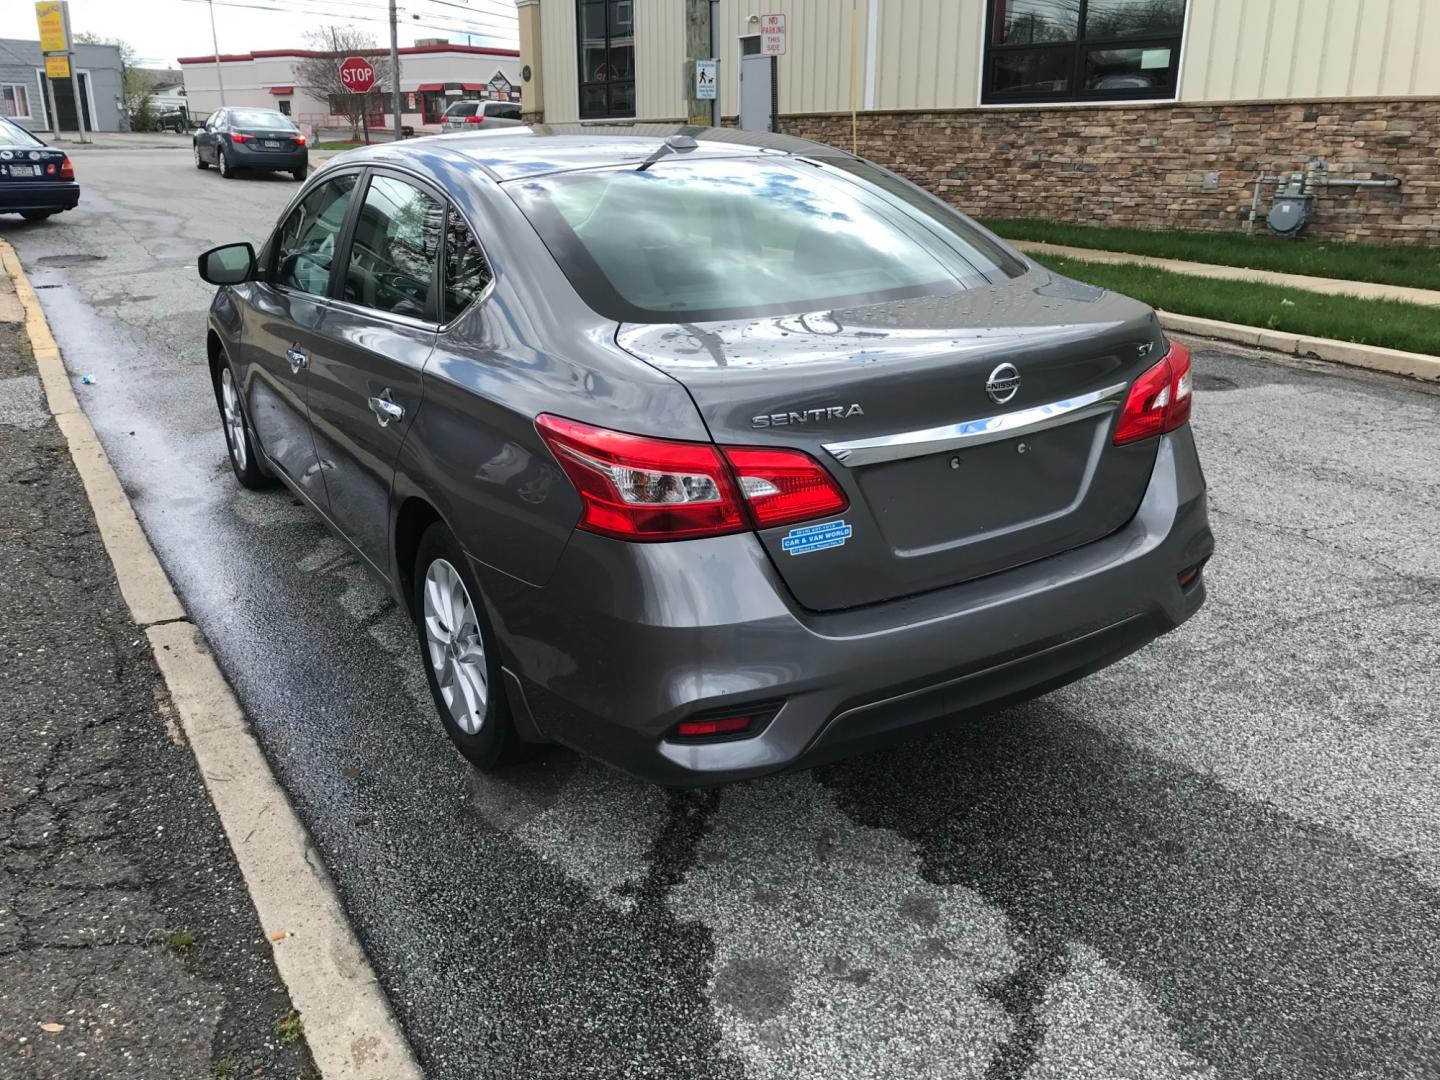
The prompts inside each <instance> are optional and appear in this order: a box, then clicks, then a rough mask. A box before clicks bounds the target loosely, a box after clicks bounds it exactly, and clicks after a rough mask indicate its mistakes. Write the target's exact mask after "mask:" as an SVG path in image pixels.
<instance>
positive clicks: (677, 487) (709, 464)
mask: <svg viewBox="0 0 1440 1080" xmlns="http://www.w3.org/2000/svg"><path fill="white" fill-rule="evenodd" d="M535 426H536V427H537V428H538V429H539V431H540V436H541V438H543V439H544V440H545V442H546V444H547V445H548V446H549V447H550V450H551V452H553V453H554V455H555V460H556V461H558V462H559V463H560V467H561V468H562V469H564V470H565V475H566V476H568V477H570V482H571V483H573V484H574V485H575V489H576V490H577V491H578V492H579V493H580V501H581V503H582V504H583V505H584V509H583V510H582V512H581V514H580V521H579V525H578V527H579V528H582V529H587V530H589V531H590V532H595V533H600V534H601V535H602V536H613V537H617V538H619V539H621V540H685V539H689V538H691V537H696V536H718V535H720V534H722V533H729V532H739V531H740V530H742V529H744V528H745V521H744V518H743V517H742V516H741V514H740V501H739V499H738V498H737V497H736V494H735V489H734V486H733V485H732V484H731V482H730V476H729V473H728V472H727V470H726V469H725V464H724V462H723V461H721V460H720V454H719V452H718V451H717V450H716V449H715V447H714V446H712V445H711V444H709V443H693V442H675V441H671V440H669V439H648V438H642V437H641V436H639V435H627V434H624V433H623V432H619V431H608V430H606V429H605V428H598V427H592V426H591V425H589V424H581V423H578V422H577V421H575V420H566V419H564V418H563V417H559V416H550V415H545V416H541V417H539V418H538V419H537V420H536V421H535Z"/></svg>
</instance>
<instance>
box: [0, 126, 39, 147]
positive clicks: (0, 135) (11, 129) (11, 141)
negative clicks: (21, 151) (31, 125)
mask: <svg viewBox="0 0 1440 1080" xmlns="http://www.w3.org/2000/svg"><path fill="white" fill-rule="evenodd" d="M44 145H45V144H44V143H43V142H41V141H40V140H39V139H37V138H35V136H34V135H31V134H30V133H29V132H28V131H26V130H25V129H24V128H22V127H21V126H20V125H19V124H12V123H10V122H9V121H6V122H4V123H0V146H26V147H31V146H44Z"/></svg>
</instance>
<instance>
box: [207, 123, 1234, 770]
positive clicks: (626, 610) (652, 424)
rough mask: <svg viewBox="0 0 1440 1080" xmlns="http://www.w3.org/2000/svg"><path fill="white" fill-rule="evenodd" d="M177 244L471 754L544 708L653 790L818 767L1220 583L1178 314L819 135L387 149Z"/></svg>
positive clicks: (981, 697) (224, 365) (1081, 656)
mask: <svg viewBox="0 0 1440 1080" xmlns="http://www.w3.org/2000/svg"><path fill="white" fill-rule="evenodd" d="M200 269H201V274H202V276H203V277H204V278H205V279H206V280H207V281H210V282H212V283H215V284H217V285H220V286H221V288H220V289H219V291H218V292H217V294H216V296H215V300H214V304H213V305H212V307H211V310H210V317H209V334H208V353H209V362H210V370H211V373H212V377H213V379H214V382H215V392H216V399H217V401H218V403H219V406H220V412H221V415H222V418H223V426H224V431H225V438H226V440H227V444H228V446H229V451H230V463H231V465H232V466H233V468H234V471H235V475H236V477H237V478H238V479H239V481H240V483H241V484H243V485H244V486H246V487H251V488H256V487H261V486H264V485H265V484H267V483H272V482H274V481H275V480H279V481H282V482H283V483H284V484H285V485H286V486H287V487H289V488H290V489H291V490H292V491H294V492H295V493H296V494H298V495H299V496H300V497H301V498H303V499H304V500H305V501H306V502H308V503H309V504H310V505H311V506H312V507H314V509H315V510H316V511H317V512H318V513H319V514H320V515H321V516H322V517H323V518H324V519H325V520H326V521H327V522H328V523H329V525H330V526H331V527H332V528H333V529H334V530H335V532H336V533H337V534H338V535H340V536H341V537H343V538H344V539H345V540H346V541H348V542H349V544H350V545H351V546H353V548H354V550H355V551H356V552H357V553H358V554H359V556H360V557H361V558H362V559H363V560H364V561H365V562H366V563H368V564H369V565H370V566H371V568H372V569H373V570H374V571H375V573H377V574H378V575H379V576H380V577H382V578H383V579H384V580H385V581H386V582H387V584H388V586H389V587H390V589H391V590H392V591H393V592H394V594H395V595H396V597H397V598H399V599H400V600H401V601H402V602H403V603H404V604H405V605H406V608H407V610H409V611H410V612H411V613H412V614H413V616H414V620H415V624H416V628H417V634H416V636H417V640H418V644H419V650H420V655H421V657H422V660H423V663H424V667H425V670H426V673H427V676H428V679H429V683H430V689H431V691H432V693H433V695H434V698H435V704H436V707H437V709H438V711H439V714H440V719H441V722H442V723H443V724H444V726H445V729H446V731H447V732H448V733H449V735H450V737H451V739H453V740H454V742H455V744H456V745H457V746H458V747H459V749H460V750H461V752H462V753H464V754H465V756H466V757H467V758H469V759H470V760H471V761H472V762H474V763H475V764H476V765H478V766H481V767H483V768H490V767H495V766H499V765H502V764H504V763H505V762H507V761H509V760H512V759H513V758H515V757H516V756H517V754H519V753H520V752H521V751H522V749H523V748H524V747H525V745H526V744H530V743H538V742H552V741H553V742H558V743H563V744H565V745H567V746H571V747H574V748H575V749H577V750H579V751H581V752H582V753H585V754H589V755H593V756H594V757H597V758H600V759H602V760H604V761H607V762H610V763H611V764H613V765H616V766H618V767H619V768H622V769H625V770H627V771H629V772H632V773H635V774H637V775H639V776H642V777H647V778H651V779H653V780H656V781H660V782H663V783H667V784H676V785H692V784H707V783H716V782H720V781H727V780H733V779H737V778H741V777H746V776H753V775H757V774H761V773H765V772H771V771H774V770H778V769H782V768H785V767H789V766H796V765H811V764H814V763H816V762H820V761H823V760H827V759H830V758H834V757H836V756H839V755H843V754H849V753H853V752H855V751H856V750H858V749H861V748H864V747H867V746H871V745H877V744H880V743H882V742H884V741H886V740H889V739H893V738H895V737H897V736H900V735H902V734H903V735H908V734H910V733H913V732H917V731H921V730H925V729H929V728H933V727H935V726H942V725H950V724H955V723H959V722H963V718H965V717H966V716H967V715H970V714H974V713H976V712H978V711H982V710H986V709H991V708H995V707H996V706H999V705H1001V704H1004V703H1008V702H1013V701H1018V700H1021V699H1024V698H1028V697H1032V696H1034V695H1037V694H1041V693H1044V692H1045V691H1047V690H1050V689H1053V688H1054V687H1057V686H1060V685H1062V684H1064V683H1067V682H1070V681H1071V680H1074V679H1076V678H1079V677H1081V676H1083V675H1086V674H1088V673H1090V672H1093V671H1095V670H1097V669H1098V668H1101V667H1103V666H1105V665H1106V664H1109V663H1111V662H1112V661H1114V660H1117V659H1119V658H1120V657H1123V656H1125V655H1126V654H1128V653H1130V652H1133V651H1134V650H1135V649H1137V648H1139V647H1141V646H1142V645H1144V644H1145V643H1147V642H1149V641H1151V640H1152V639H1154V638H1156V637H1158V636H1159V635H1161V634H1163V633H1165V632H1166V631H1168V630H1171V629H1174V628H1175V627H1176V626H1178V625H1179V624H1180V623H1181V622H1183V621H1184V620H1185V619H1186V618H1188V617H1189V616H1190V615H1191V614H1192V613H1194V612H1195V610H1196V609H1197V608H1198V607H1199V606H1200V604H1201V603H1202V601H1203V599H1204V595H1205V592H1204V581H1203V577H1202V574H1201V570H1202V567H1203V566H1204V563H1205V561H1206V559H1208V558H1209V556H1210V554H1211V550H1212V547H1213V541H1212V538H1211V533H1210V529H1209V526H1208V523H1207V517H1206V507H1205V482H1204V478H1203V476H1202V474H1201V470H1200V463H1199V461H1198V459H1197V458H1196V454H1195V444H1194V442H1193V440H1192V438H1191V433H1190V426H1189V423H1188V419H1189V416H1190V404H1191V392H1190V391H1191V377H1190V356H1189V353H1188V352H1187V351H1186V349H1185V348H1184V346H1183V345H1180V344H1178V343H1176V342H1171V341H1168V340H1166V338H1165V337H1164V335H1163V334H1162V333H1161V331H1160V327H1159V325H1158V323H1157V321H1156V319H1155V315H1154V313H1153V312H1152V311H1150V309H1148V308H1146V307H1144V306H1143V305H1141V304H1138V303H1136V302H1135V301H1133V300H1129V299H1127V298H1125V297H1123V296H1117V295H1115V294H1114V293H1109V292H1104V291H1101V290H1099V289H1094V288H1091V287H1089V286H1086V285H1081V284H1077V283H1076V282H1073V281H1069V280H1067V279H1065V278H1062V277H1058V276H1056V275H1055V274H1053V273H1051V272H1050V271H1048V270H1045V269H1044V268H1043V267H1040V266H1036V265H1034V264H1032V263H1030V262H1028V261H1027V260H1026V259H1025V258H1024V257H1023V256H1022V255H1019V254H1017V253H1016V252H1014V251H1013V250H1011V249H1010V248H1008V247H1007V246H1006V245H1005V244H1004V243H1002V242H1001V241H1000V240H998V239H996V238H995V237H994V236H992V235H991V234H990V233H988V232H986V231H985V230H984V229H982V228H980V227H978V226H977V225H975V224H974V223H973V222H971V221H969V220H968V219H967V218H965V217H963V216H961V215H960V214H958V213H956V212H955V211H954V210H952V209H950V208H949V207H948V206H946V205H945V204H944V203H942V202H940V201H938V200H937V199H935V198H933V197H931V196H930V195H928V194H926V193H925V192H924V191H922V190H920V189H919V188H917V187H915V186H913V185H911V184H909V183H907V182H906V181H903V180H901V179H899V178H897V177H896V176H894V175H892V174H891V173H888V172H886V171H884V170H882V169H880V168H878V167H876V166H874V165H871V164H869V163H867V162H865V161H863V160H861V159H859V158H856V157H853V156H851V155H849V154H847V153H844V152H843V151H840V150H837V149H834V148H831V147H827V146H820V145H816V144H813V143H808V142H803V141H800V140H795V139H788V138H782V137H778V136H757V135H752V134H743V133H740V132H735V131H719V130H711V129H699V128H685V129H672V128H663V129H657V128H641V127H635V128H623V127H622V128H589V129H579V128H577V129H573V130H562V129H558V128H534V129H531V128H510V129H507V130H504V131H498V132H495V133H493V134H476V135H473V136H472V135H458V136H456V135H449V136H444V137H441V138H434V139H419V140H414V141H410V142H406V143H403V144H400V145H398V146H377V147H372V148H368V149H366V150H363V151H357V152H354V153H349V154H345V155H343V156H341V157H339V158H336V159H334V160H333V161H331V162H330V163H328V164H327V165H326V166H324V167H323V168H322V169H320V170H319V171H318V172H317V173H316V174H315V175H314V176H312V177H311V178H310V181H309V183H308V185H307V186H306V187H305V188H304V189H303V190H302V191H301V192H300V194H299V195H298V196H297V197H296V199H295V200H294V201H293V202H292V203H291V205H290V206H289V207H288V208H287V209H286V211H285V213H284V214H283V215H281V218H280V221H279V223H278V224H277V226H276V228H275V231H274V232H273V233H272V234H271V236H270V237H269V239H268V240H267V241H266V242H265V244H264V245H263V247H262V248H261V249H260V251H259V253H258V254H256V253H255V252H254V251H253V249H252V248H251V247H250V245H248V244H237V245H229V246H226V247H222V248H217V249H215V250H213V251H210V252H207V253H206V254H205V255H202V256H201V258H200Z"/></svg>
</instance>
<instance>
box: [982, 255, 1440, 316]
mask: <svg viewBox="0 0 1440 1080" xmlns="http://www.w3.org/2000/svg"><path fill="white" fill-rule="evenodd" d="M1008 242H1009V243H1010V244H1012V245H1014V246H1015V247H1017V248H1019V249H1020V250H1021V251H1029V252H1033V253H1035V254H1037V255H1056V256H1059V257H1060V258H1062V259H1078V260H1080V261H1082V262H1095V263H1135V264H1137V265H1139V266H1153V267H1155V268H1156V269H1157V270H1170V271H1173V272H1174V273H1177V274H1189V275H1191V276H1192V277H1204V278H1216V279H1219V280H1222V281H1258V282H1260V283H1261V284H1264V285H1280V286H1284V287H1286V288H1291V289H1305V290H1306V291H1308V292H1317V293H1324V294H1325V295H1327V296H1358V297H1360V298H1361V299H1364V300H1401V301H1403V302H1405V303H1407V304H1423V305H1426V306H1427V307H1440V292H1433V291H1431V290H1429V289H1412V288H1407V287H1405V286H1403V285H1377V284H1375V283H1373V282H1369V281H1344V280H1341V279H1339V278H1323V277H1309V276H1307V275H1305V274H1281V273H1278V272H1276V271H1274V270H1252V269H1250V268H1248V267H1244V266H1221V265H1219V264H1217V263H1199V262H1186V261H1185V260H1183V259H1160V258H1156V257H1155V256H1153V255H1130V254H1126V253H1125V252H1119V251H1098V250H1096V249H1094V248H1080V247H1069V246H1066V245H1064V244H1046V243H1042V242H1040V241H1037V240H1011V241H1008Z"/></svg>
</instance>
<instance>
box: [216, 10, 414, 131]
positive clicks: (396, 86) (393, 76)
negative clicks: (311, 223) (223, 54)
mask: <svg viewBox="0 0 1440 1080" xmlns="http://www.w3.org/2000/svg"><path fill="white" fill-rule="evenodd" d="M211 2H212V3H213V2H214V0H211ZM398 35H399V31H398V30H397V29H396V27H395V0H390V82H391V93H392V95H393V98H392V100H393V102H394V105H393V108H394V110H395V141H396V142H399V141H400V137H401V136H400V38H399V36H398Z"/></svg>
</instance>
